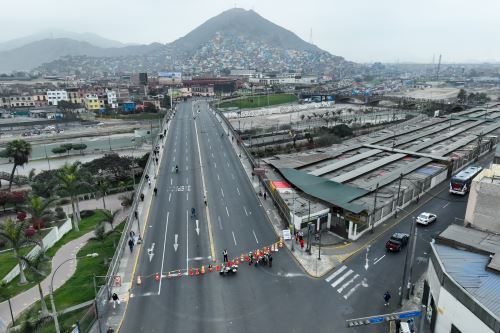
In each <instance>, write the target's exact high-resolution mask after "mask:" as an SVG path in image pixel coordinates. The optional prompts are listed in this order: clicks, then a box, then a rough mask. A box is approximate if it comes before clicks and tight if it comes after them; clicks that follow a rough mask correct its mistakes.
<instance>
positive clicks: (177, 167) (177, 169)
mask: <svg viewBox="0 0 500 333" xmlns="http://www.w3.org/2000/svg"><path fill="white" fill-rule="evenodd" d="M178 172H179V166H177V165H176V166H175V173H178Z"/></svg>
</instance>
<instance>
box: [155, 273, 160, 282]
mask: <svg viewBox="0 0 500 333" xmlns="http://www.w3.org/2000/svg"><path fill="white" fill-rule="evenodd" d="M155 280H156V281H160V274H159V273H156V274H155Z"/></svg>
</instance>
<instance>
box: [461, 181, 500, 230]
mask: <svg viewBox="0 0 500 333" xmlns="http://www.w3.org/2000/svg"><path fill="white" fill-rule="evenodd" d="M495 182H498V180H495ZM495 182H493V183H491V182H488V180H487V179H486V178H485V179H483V181H474V182H472V186H471V189H470V193H469V200H468V202H467V210H466V212H465V221H464V222H465V223H466V224H467V223H470V224H471V225H472V226H473V227H474V228H477V229H480V230H485V231H489V232H493V233H497V234H498V233H500V210H499V209H498V206H499V204H500V183H495Z"/></svg>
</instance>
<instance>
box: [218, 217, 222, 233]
mask: <svg viewBox="0 0 500 333" xmlns="http://www.w3.org/2000/svg"><path fill="white" fill-rule="evenodd" d="M217 220H219V228H220V230H222V222H221V221H220V216H217Z"/></svg>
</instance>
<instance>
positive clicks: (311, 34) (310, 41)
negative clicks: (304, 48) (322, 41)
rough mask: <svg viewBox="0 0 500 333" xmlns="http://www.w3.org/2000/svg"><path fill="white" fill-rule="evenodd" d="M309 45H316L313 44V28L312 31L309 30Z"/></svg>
mask: <svg viewBox="0 0 500 333" xmlns="http://www.w3.org/2000/svg"><path fill="white" fill-rule="evenodd" d="M309 44H314V43H313V28H312V27H311V30H309Z"/></svg>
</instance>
